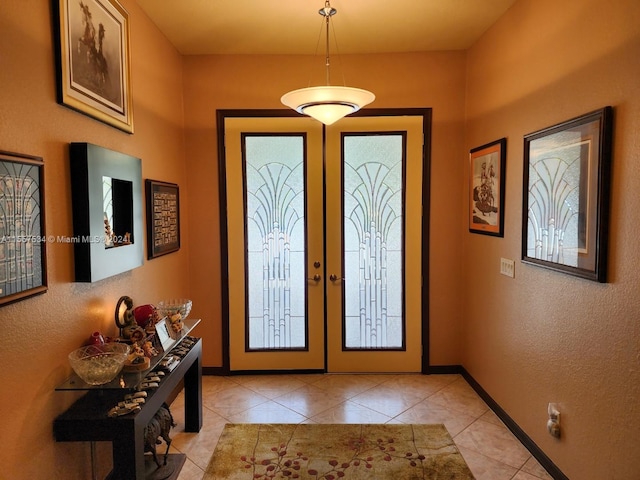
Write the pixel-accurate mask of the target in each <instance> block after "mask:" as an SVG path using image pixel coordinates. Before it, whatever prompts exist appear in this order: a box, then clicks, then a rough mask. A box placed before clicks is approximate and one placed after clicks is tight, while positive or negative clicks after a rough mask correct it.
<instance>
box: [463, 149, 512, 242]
mask: <svg viewBox="0 0 640 480" xmlns="http://www.w3.org/2000/svg"><path fill="white" fill-rule="evenodd" d="M506 166H507V139H506V138H501V139H500V140H496V141H494V142H491V143H487V144H486V145H482V146H480V147H476V148H473V149H471V151H470V152H469V231H470V232H471V233H480V234H483V235H493V236H495V237H503V236H504V191H505V178H506V175H505V171H506Z"/></svg>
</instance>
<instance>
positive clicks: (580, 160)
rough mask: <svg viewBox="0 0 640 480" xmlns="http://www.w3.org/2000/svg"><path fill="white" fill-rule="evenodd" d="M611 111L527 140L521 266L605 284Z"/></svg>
mask: <svg viewBox="0 0 640 480" xmlns="http://www.w3.org/2000/svg"><path fill="white" fill-rule="evenodd" d="M612 117H613V109H612V108H611V107H605V108H603V109H601V110H597V111H595V112H591V113H588V114H585V115H582V116H580V117H577V118H574V119H571V120H568V121H566V122H563V123H560V124H558V125H554V126H551V127H548V128H545V129H543V130H539V131H537V132H533V133H530V134H528V135H525V137H524V182H523V183H524V188H523V202H522V207H523V208H522V213H523V215H522V261H523V262H524V263H530V264H534V265H538V266H541V267H545V268H549V269H552V270H556V271H560V272H564V273H568V274H571V275H575V276H578V277H582V278H586V279H588V280H593V281H598V282H606V263H607V245H608V232H609V189H610V186H609V183H610V170H611V143H612Z"/></svg>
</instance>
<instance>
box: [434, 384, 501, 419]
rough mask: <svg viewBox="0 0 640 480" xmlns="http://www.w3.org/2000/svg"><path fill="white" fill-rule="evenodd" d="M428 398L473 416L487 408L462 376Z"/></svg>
mask: <svg viewBox="0 0 640 480" xmlns="http://www.w3.org/2000/svg"><path fill="white" fill-rule="evenodd" d="M429 400H431V401H432V402H434V403H437V404H439V405H442V406H443V407H447V408H451V409H453V410H457V411H459V412H462V413H466V414H467V415H471V416H474V417H479V416H480V415H483V414H484V413H486V412H487V411H488V410H489V407H488V406H487V404H486V403H484V400H482V399H481V398H480V397H479V396H478V394H477V393H476V392H475V391H474V390H473V388H471V386H470V385H469V384H468V383H467V382H466V381H465V380H464V379H462V378H459V379H457V380H456V381H454V382H452V383H450V384H449V385H447V386H446V387H444V388H443V389H442V390H440V391H438V392H437V393H435V394H433V395H431V396H430V397H429Z"/></svg>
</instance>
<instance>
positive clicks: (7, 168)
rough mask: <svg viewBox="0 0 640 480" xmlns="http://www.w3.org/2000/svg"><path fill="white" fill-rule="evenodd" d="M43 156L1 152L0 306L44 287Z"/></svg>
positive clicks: (44, 290) (45, 284)
mask: <svg viewBox="0 0 640 480" xmlns="http://www.w3.org/2000/svg"><path fill="white" fill-rule="evenodd" d="M43 182H44V164H43V161H42V158H40V157H33V156H30V155H22V154H18V153H10V152H0V306H1V305H6V304H9V303H13V302H17V301H19V300H23V299H25V298H28V297H31V296H33V295H38V294H41V293H44V292H46V291H47V262H46V248H45V247H46V243H47V241H50V242H54V241H55V238H47V236H46V235H45V222H44V211H45V210H44V186H43Z"/></svg>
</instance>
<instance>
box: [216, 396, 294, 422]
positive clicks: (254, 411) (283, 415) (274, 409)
mask: <svg viewBox="0 0 640 480" xmlns="http://www.w3.org/2000/svg"><path fill="white" fill-rule="evenodd" d="M228 418H229V421H230V422H231V423H300V422H302V421H304V420H305V418H306V417H304V416H303V415H300V414H299V413H297V412H294V411H293V410H291V409H289V408H287V407H285V406H283V405H280V404H279V403H276V402H274V401H272V400H270V401H268V402H265V403H261V404H260V405H258V406H256V407H252V408H249V409H248V410H244V411H243V412H240V413H235V414H233V415H230V416H229V417H228Z"/></svg>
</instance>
